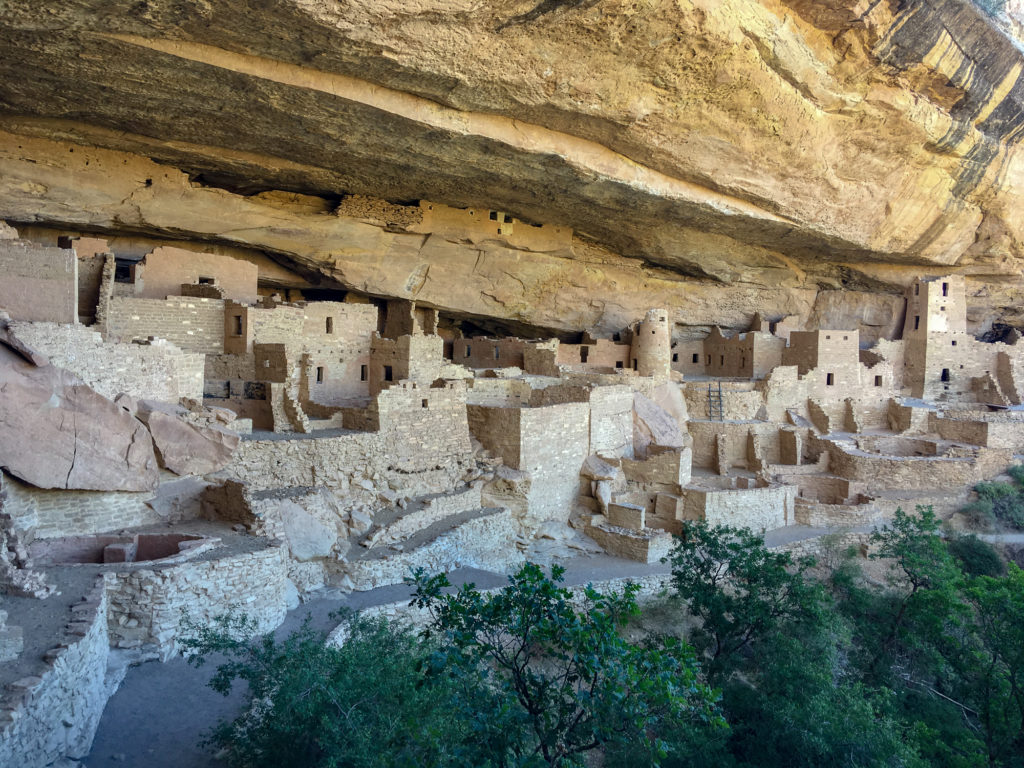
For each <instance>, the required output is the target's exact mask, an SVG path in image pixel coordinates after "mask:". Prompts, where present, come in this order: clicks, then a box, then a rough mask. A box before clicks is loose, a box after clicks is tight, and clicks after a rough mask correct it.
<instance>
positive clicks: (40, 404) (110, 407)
mask: <svg viewBox="0 0 1024 768" xmlns="http://www.w3.org/2000/svg"><path fill="white" fill-rule="evenodd" d="M0 393H2V396H0V466H2V467H3V468H4V469H6V470H7V471H8V472H10V473H11V474H12V475H14V476H15V477H18V478H20V479H22V480H24V481H25V482H27V483H31V484H32V485H35V486H37V487H39V488H68V489H83V490H97V491H147V490H152V489H153V488H156V486H157V479H158V474H157V463H156V457H155V456H154V454H153V441H152V439H151V438H150V436H149V433H148V432H147V431H146V428H145V427H144V426H143V425H142V424H140V423H139V422H138V420H136V419H134V418H133V417H132V416H131V415H130V414H128V413H125V412H124V411H123V410H122V409H121V408H119V407H118V406H116V405H114V403H112V402H111V401H110V400H107V399H106V398H105V397H103V396H102V395H100V394H98V393H97V392H96V391H94V390H93V389H91V388H90V387H88V386H86V385H85V384H84V383H82V381H81V380H80V379H79V378H77V377H76V376H73V375H72V374H70V373H68V372H67V371H65V370H63V369H61V368H55V367H54V366H51V365H45V366H41V367H37V366H34V365H32V364H31V363H29V362H27V361H26V360H24V359H23V358H21V357H20V356H18V355H16V354H15V353H14V352H12V351H11V350H10V349H8V348H7V347H6V346H4V345H2V344H0Z"/></svg>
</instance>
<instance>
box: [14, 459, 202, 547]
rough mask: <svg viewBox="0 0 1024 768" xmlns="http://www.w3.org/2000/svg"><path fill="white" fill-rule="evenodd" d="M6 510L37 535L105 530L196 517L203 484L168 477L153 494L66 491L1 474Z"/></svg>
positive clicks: (21, 524) (188, 479)
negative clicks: (37, 485)
mask: <svg viewBox="0 0 1024 768" xmlns="http://www.w3.org/2000/svg"><path fill="white" fill-rule="evenodd" d="M3 485H4V487H5V488H6V489H7V503H6V506H5V507H4V510H5V511H6V512H7V513H8V514H9V515H11V517H13V518H14V520H15V526H16V527H17V528H18V529H19V530H23V531H31V532H32V535H33V536H35V537H37V538H49V537H52V536H69V535H73V534H88V533H105V532H107V531H116V530H120V529H122V528H135V527H138V526H143V525H153V524H155V523H167V522H178V521H181V520H187V519H191V518H194V517H197V516H198V514H199V493H200V491H201V490H202V488H203V486H204V483H202V482H201V481H197V480H196V479H194V478H180V479H179V478H174V479H168V481H167V482H164V483H162V484H161V485H160V487H159V488H158V489H157V491H156V493H155V494H154V492H152V491H145V492H142V493H133V492H128V491H125V492H121V491H109V492H107V491H64V490H46V489H41V488H35V487H33V486H31V485H28V484H26V483H22V482H20V481H19V480H16V479H15V478H13V477H11V476H10V475H7V474H5V475H4V476H3Z"/></svg>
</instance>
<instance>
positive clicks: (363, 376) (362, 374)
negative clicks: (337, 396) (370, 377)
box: [359, 365, 366, 381]
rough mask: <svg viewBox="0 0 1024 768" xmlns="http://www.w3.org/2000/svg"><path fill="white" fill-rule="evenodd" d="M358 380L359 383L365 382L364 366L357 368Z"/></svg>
mask: <svg viewBox="0 0 1024 768" xmlns="http://www.w3.org/2000/svg"><path fill="white" fill-rule="evenodd" d="M359 380H360V381H366V366H365V365H360V366H359Z"/></svg>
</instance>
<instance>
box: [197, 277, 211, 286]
mask: <svg viewBox="0 0 1024 768" xmlns="http://www.w3.org/2000/svg"><path fill="white" fill-rule="evenodd" d="M213 283H214V279H213V278H212V277H200V278H199V284H200V285H213Z"/></svg>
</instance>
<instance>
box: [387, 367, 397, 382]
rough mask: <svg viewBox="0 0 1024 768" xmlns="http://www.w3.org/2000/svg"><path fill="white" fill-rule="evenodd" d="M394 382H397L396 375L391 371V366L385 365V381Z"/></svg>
mask: <svg viewBox="0 0 1024 768" xmlns="http://www.w3.org/2000/svg"><path fill="white" fill-rule="evenodd" d="M394 380H395V375H394V373H393V372H392V370H391V366H390V365H385V366H384V381H394Z"/></svg>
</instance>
